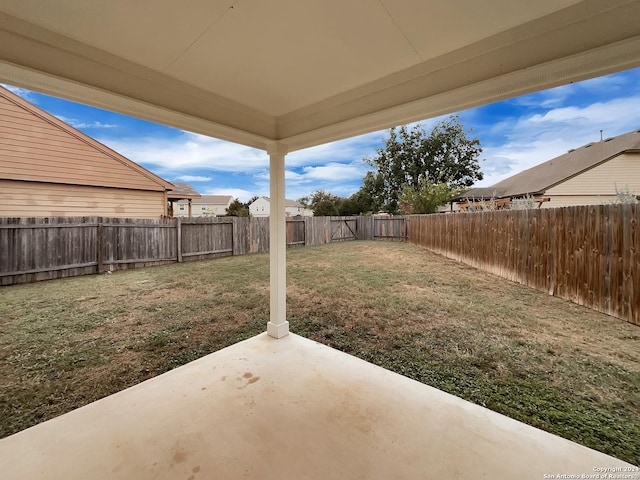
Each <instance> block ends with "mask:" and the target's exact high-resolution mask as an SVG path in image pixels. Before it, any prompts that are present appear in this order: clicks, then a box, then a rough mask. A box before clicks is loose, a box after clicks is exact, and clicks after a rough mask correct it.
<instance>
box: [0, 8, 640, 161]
mask: <svg viewBox="0 0 640 480" xmlns="http://www.w3.org/2000/svg"><path fill="white" fill-rule="evenodd" d="M638 18H640V1H637V0H584V1H579V0H538V1H535V2H531V1H525V0H485V1H483V2H478V1H476V0H460V1H455V2H452V1H451V0H422V1H420V0H322V1H317V0H269V1H258V0H190V1H189V2H187V3H185V2H175V1H170V0H160V1H135V2H132V1H130V0H110V1H108V2H105V1H101V0H83V1H77V0H51V1H47V2H42V1H41V0H1V1H0V82H6V83H10V84H13V85H17V86H22V87H25V88H29V89H32V90H36V91H40V92H44V93H49V94H53V95H57V96H60V97H63V98H67V99H70V100H75V101H79V102H83V103H86V104H90V105H95V106H99V107H104V108H107V109H110V110H115V111H118V112H121V113H124V114H128V115H133V116H137V117H141V118H145V119H148V120H151V121H155V122H160V123H163V124H168V125H172V126H175V127H178V128H182V129H186V130H190V131H194V132H198V133H202V134H206V135H211V136H214V137H217V138H221V139H225V140H230V141H233V142H237V143H241V144H244V145H249V146H252V147H257V148H261V149H270V148H272V146H273V144H274V142H277V143H278V145H279V147H278V148H279V149H280V150H282V151H286V152H290V151H293V150H297V149H301V148H305V147H309V146H313V145H318V144H321V143H326V142H329V141H333V140H337V139H340V138H346V137H349V136H353V135H356V134H361V133H365V132H370V131H374V130H377V129H381V128H386V127H390V126H393V125H397V124H401V123H406V122H410V121H414V120H419V119H424V118H428V117H432V116H436V115H440V114H445V113H449V112H453V111H457V110H460V109H464V108H468V107H472V106H475V105H480V104H484V103H489V102H493V101H496V100H499V99H504V98H508V97H512V96H516V95H521V94H524V93H528V92H532V91H535V90H540V89H544V88H549V87H552V86H556V85H560V84H563V83H568V82H573V81H578V80H583V79H586V78H590V77H594V76H599V75H603V74H607V73H611V72H614V71H620V70H624V69H628V68H632V67H637V66H639V65H640V22H638Z"/></svg>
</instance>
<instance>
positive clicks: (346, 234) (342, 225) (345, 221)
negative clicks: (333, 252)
mask: <svg viewBox="0 0 640 480" xmlns="http://www.w3.org/2000/svg"><path fill="white" fill-rule="evenodd" d="M357 231H358V229H357V226H356V219H355V218H346V217H342V218H340V217H338V218H335V217H331V240H330V241H331V242H342V241H345V240H355V239H356V238H357V235H356V232H357Z"/></svg>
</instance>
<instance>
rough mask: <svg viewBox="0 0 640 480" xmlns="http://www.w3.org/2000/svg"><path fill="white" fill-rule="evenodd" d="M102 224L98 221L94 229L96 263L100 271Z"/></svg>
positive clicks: (102, 257) (102, 245)
mask: <svg viewBox="0 0 640 480" xmlns="http://www.w3.org/2000/svg"><path fill="white" fill-rule="evenodd" d="M103 250H104V225H103V224H102V223H98V227H97V229H96V263H97V264H98V272H97V273H102V271H103V269H104V251H103Z"/></svg>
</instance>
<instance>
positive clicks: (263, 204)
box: [249, 197, 313, 217]
mask: <svg viewBox="0 0 640 480" xmlns="http://www.w3.org/2000/svg"><path fill="white" fill-rule="evenodd" d="M284 210H285V213H286V215H287V217H297V216H302V217H313V211H311V210H310V209H308V208H305V206H304V205H302V204H301V203H300V202H296V201H295V200H285V208H284ZM270 211H271V203H270V202H269V197H260V198H258V199H257V200H255V201H254V202H253V203H252V204H251V205H249V213H250V214H251V216H253V217H268V216H269V212H270Z"/></svg>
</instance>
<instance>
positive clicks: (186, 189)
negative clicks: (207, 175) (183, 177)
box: [167, 182, 202, 217]
mask: <svg viewBox="0 0 640 480" xmlns="http://www.w3.org/2000/svg"><path fill="white" fill-rule="evenodd" d="M200 197H202V195H200V194H199V193H198V192H196V191H195V189H194V188H193V187H192V186H191V185H189V184H188V183H178V182H174V183H173V189H172V190H170V191H169V192H167V200H169V204H170V205H171V212H170V213H171V215H172V216H174V217H178V216H181V217H184V216H185V215H178V213H183V214H184V213H185V212H186V216H187V217H191V216H192V205H191V202H192V200H193V199H194V198H200ZM180 200H184V201H185V202H186V203H187V205H186V208H185V204H184V202H183V203H180V204H177V203H178V202H179V201H180Z"/></svg>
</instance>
